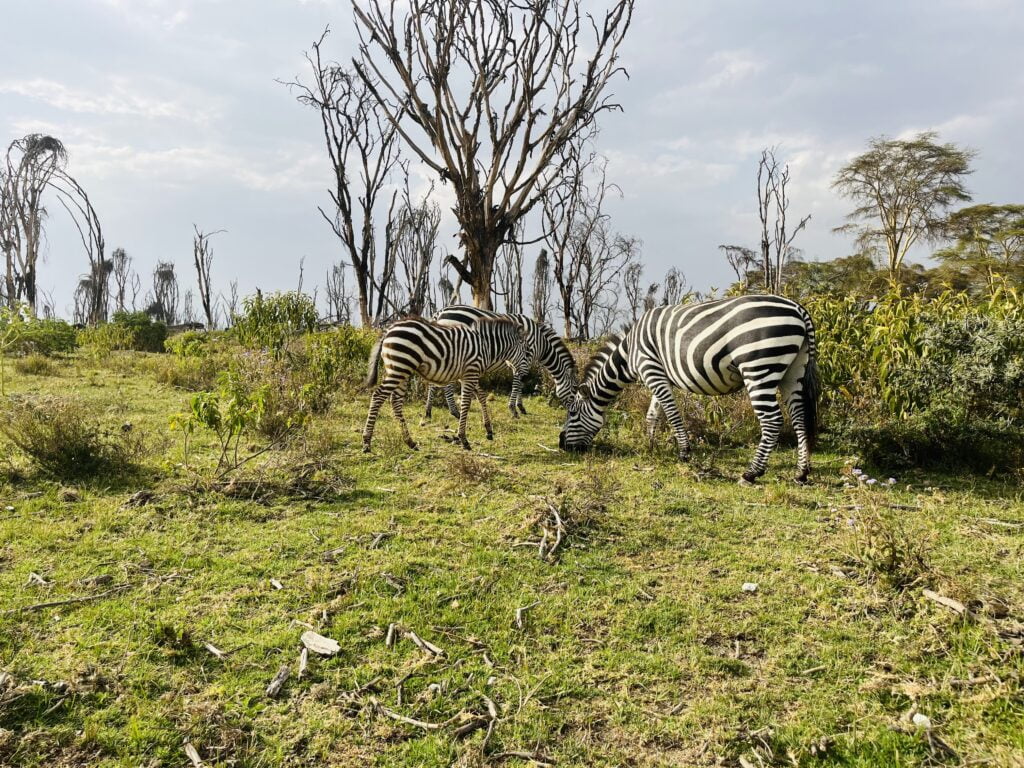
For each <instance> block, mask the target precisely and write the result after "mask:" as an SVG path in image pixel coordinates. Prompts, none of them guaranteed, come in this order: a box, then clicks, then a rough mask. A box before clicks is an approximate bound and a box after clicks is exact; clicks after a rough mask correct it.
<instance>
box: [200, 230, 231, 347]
mask: <svg viewBox="0 0 1024 768" xmlns="http://www.w3.org/2000/svg"><path fill="white" fill-rule="evenodd" d="M192 229H193V230H194V231H195V235H193V237H192V261H193V263H194V264H195V267H196V280H197V282H198V285H199V303H200V304H202V305H203V314H204V315H205V316H206V327H207V329H213V328H214V327H215V326H216V324H217V317H216V309H217V308H216V305H215V304H214V298H213V288H212V286H211V283H210V271H211V269H212V268H213V248H211V247H210V238H211V237H213V236H214V235H218V234H220V233H221V232H224V230H223V229H218V230H217V231H216V232H209V233H207V232H203V231H202V230H201V229H199V227H197V226H196V225H195V224H193V225H192Z"/></svg>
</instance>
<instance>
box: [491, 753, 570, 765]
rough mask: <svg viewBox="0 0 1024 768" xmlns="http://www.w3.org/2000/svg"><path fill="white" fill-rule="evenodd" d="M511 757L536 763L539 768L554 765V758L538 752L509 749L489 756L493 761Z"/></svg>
mask: <svg viewBox="0 0 1024 768" xmlns="http://www.w3.org/2000/svg"><path fill="white" fill-rule="evenodd" d="M511 757H515V758H518V759H519V760H529V761H530V762H532V763H536V764H537V765H539V766H541V768H551V767H552V766H553V765H554V764H555V758H553V757H548V756H547V755H544V754H542V753H540V752H525V751H523V750H518V749H510V750H506V751H505V752H495V753H494V754H493V755H491V758H492V759H494V760H508V759H509V758H511Z"/></svg>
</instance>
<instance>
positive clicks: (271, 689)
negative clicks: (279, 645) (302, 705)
mask: <svg viewBox="0 0 1024 768" xmlns="http://www.w3.org/2000/svg"><path fill="white" fill-rule="evenodd" d="M291 673H292V671H291V669H290V668H289V667H288V665H287V664H282V665H281V668H280V669H279V670H277V674H276V675H274V679H273V680H271V681H270V685H268V686H267V696H269V697H270V698H272V699H273V698H275V697H276V696H277V694H279V693H280V692H281V688H282V687H284V682H285V680H287V679H288V676H289V675H290V674H291Z"/></svg>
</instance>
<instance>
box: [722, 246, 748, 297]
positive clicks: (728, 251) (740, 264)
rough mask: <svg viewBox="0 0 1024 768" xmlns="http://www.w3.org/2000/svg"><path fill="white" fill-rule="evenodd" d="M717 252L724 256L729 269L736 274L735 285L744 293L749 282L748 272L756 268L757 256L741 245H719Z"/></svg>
mask: <svg viewBox="0 0 1024 768" xmlns="http://www.w3.org/2000/svg"><path fill="white" fill-rule="evenodd" d="M718 248H719V250H721V251H722V253H724V254H725V260H726V262H728V264H729V267H730V268H731V269H732V271H733V272H735V273H736V283H737V284H738V286H739V289H740V291H741V292H743V293H746V292H747V287H748V283H749V281H750V271H751V270H752V269H754V267H756V266H757V263H758V261H757V254H756V253H755V252H754V251H753V249H751V248H744V247H743V246H742V245H720V246H718Z"/></svg>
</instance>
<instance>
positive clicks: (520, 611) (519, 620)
mask: <svg viewBox="0 0 1024 768" xmlns="http://www.w3.org/2000/svg"><path fill="white" fill-rule="evenodd" d="M538 605H540V600H534V601H533V602H532V603H530V604H529V605H524V606H523V607H522V608H516V621H515V625H516V629H523V627H524V622H523V619H524V617H525V615H526V612H527V611H528V610H530V609H531V608H536V607H537V606H538Z"/></svg>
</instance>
